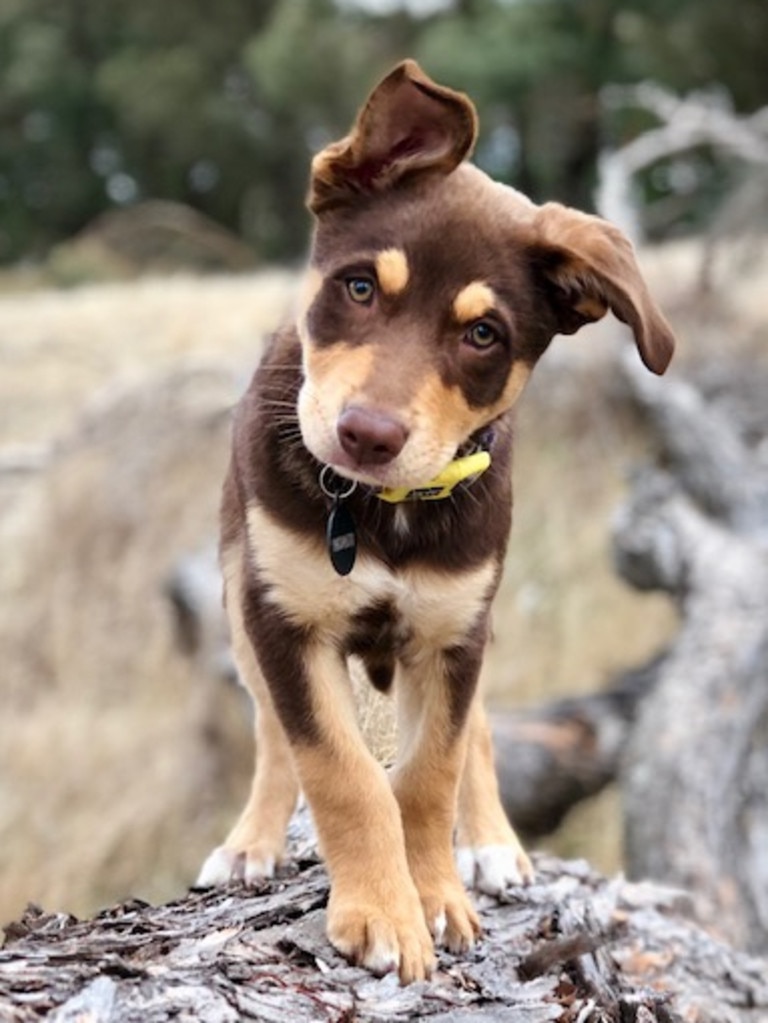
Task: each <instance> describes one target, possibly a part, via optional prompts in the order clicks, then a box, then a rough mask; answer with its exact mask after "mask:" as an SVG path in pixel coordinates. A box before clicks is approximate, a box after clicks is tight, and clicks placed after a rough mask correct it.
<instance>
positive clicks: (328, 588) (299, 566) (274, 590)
mask: <svg viewBox="0 0 768 1023" xmlns="http://www.w3.org/2000/svg"><path fill="white" fill-rule="evenodd" d="M247 520H248V548H249V557H250V559H251V563H252V565H253V567H254V568H255V569H256V570H257V573H258V577H259V579H260V580H261V581H262V583H263V584H265V585H266V587H267V594H268V599H269V600H271V601H272V602H273V603H275V604H276V605H277V606H278V607H280V609H281V610H282V611H283V612H284V613H285V614H286V615H287V616H288V617H289V618H290V619H291V620H292V621H293V622H295V623H296V624H300V625H302V626H305V627H306V628H308V629H311V630H312V631H313V632H314V633H315V634H317V635H318V636H320V637H323V638H326V639H327V640H328V641H329V642H333V643H335V644H337V645H340V646H342V647H344V648H347V649H348V650H350V649H355V650H358V651H359V650H362V649H363V648H368V649H371V650H374V649H375V650H376V651H377V652H380V651H381V652H383V650H384V649H387V650H389V651H391V652H392V653H393V654H395V656H397V655H399V654H401V653H402V652H403V650H404V649H405V648H406V647H408V646H412V645H415V646H418V647H420V648H431V649H447V648H450V647H452V646H456V645H459V644H461V643H462V641H463V640H465V639H466V637H467V635H468V634H469V633H470V631H471V630H472V628H473V627H474V626H475V624H476V622H477V621H478V618H479V617H480V615H481V613H482V612H483V611H484V610H485V608H486V607H487V605H488V603H489V601H490V599H491V596H492V594H493V591H494V589H495V582H496V577H497V566H496V562H495V559H493V558H489V559H487V560H486V561H484V562H482V563H481V564H479V565H477V566H475V567H473V568H470V569H465V570H463V571H460V572H456V571H454V572H447V571H443V570H438V569H435V568H426V567H421V566H419V567H416V566H411V567H407V568H404V569H401V570H398V571H393V570H391V569H390V568H388V567H387V566H386V565H384V564H383V563H382V562H380V561H378V560H377V559H376V558H374V557H371V556H370V555H367V554H365V553H363V554H360V555H359V556H358V559H357V561H356V563H355V567H354V569H353V571H352V573H351V574H350V575H348V576H344V577H341V576H339V575H337V574H336V572H335V571H334V570H333V567H332V566H331V564H330V560H329V558H328V554H327V552H326V551H325V549H324V548H323V546H322V544H319V543H317V541H316V540H315V539H314V538H312V537H307V536H301V535H297V534H296V533H295V532H294V531H293V530H291V529H289V528H287V527H285V526H282V525H281V524H279V523H278V522H276V521H275V520H274V519H273V518H272V516H271V515H269V514H268V513H267V512H266V511H265V510H264V509H263V508H262V507H260V506H259V505H258V504H256V503H254V504H251V505H250V507H249V508H248V516H247Z"/></svg>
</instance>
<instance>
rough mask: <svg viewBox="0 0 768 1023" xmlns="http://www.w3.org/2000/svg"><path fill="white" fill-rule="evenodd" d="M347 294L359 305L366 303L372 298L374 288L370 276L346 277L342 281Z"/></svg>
mask: <svg viewBox="0 0 768 1023" xmlns="http://www.w3.org/2000/svg"><path fill="white" fill-rule="evenodd" d="M344 284H345V285H346V288H347V294H348V295H349V297H350V298H351V299H352V301H353V302H357V303H358V304H359V305H368V304H369V302H371V300H372V299H373V293H374V291H375V290H376V289H375V286H374V283H373V281H372V280H371V278H370V277H347V278H346V280H345V281H344Z"/></svg>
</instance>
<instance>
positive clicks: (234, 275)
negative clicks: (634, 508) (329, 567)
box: [0, 0, 768, 922]
mask: <svg viewBox="0 0 768 1023" xmlns="http://www.w3.org/2000/svg"><path fill="white" fill-rule="evenodd" d="M767 39H768V5H766V3H765V2H764V0H733V2H731V3H728V4H723V3H722V2H721V0H637V2H627V0H623V2H622V0H442V2H441V0H423V2H417V0H411V2H409V3H404V2H397V0H367V2H363V0H357V2H355V0H335V2H334V0H220V2H219V3H218V4H216V5H210V4H199V3H192V2H190V0H165V2H164V3H162V4H158V3H156V2H154V0H130V2H127V0H3V3H2V5H0V922H6V921H8V920H10V919H11V918H13V917H14V916H16V915H18V914H19V912H20V911H21V909H22V908H23V907H24V905H25V904H26V902H27V901H29V900H35V901H37V902H40V903H42V904H43V905H44V907H45V908H46V909H48V910H67V911H71V912H75V913H78V914H83V913H90V912H92V911H94V910H95V909H97V908H99V907H100V906H103V905H105V904H107V903H109V902H112V901H114V900H116V899H119V898H125V897H129V896H140V897H144V898H148V899H166V898H171V897H174V896H178V895H180V894H182V893H183V892H184V890H185V888H186V886H187V885H189V884H190V883H191V882H192V881H193V879H194V877H195V873H196V870H197V868H198V867H199V865H200V863H201V862H202V860H203V859H204V857H205V855H206V853H207V852H208V851H209V850H210V848H211V847H212V846H213V845H214V844H217V843H218V842H219V841H221V839H222V838H223V836H224V834H225V832H226V830H227V829H228V827H229V825H230V824H231V823H232V821H233V820H234V817H235V815H236V813H237V812H238V811H239V808H240V804H241V803H242V801H243V799H244V796H245V793H246V791H247V785H248V778H249V773H250V765H251V756H252V754H251V746H250V729H251V724H250V716H249V713H250V712H249V709H248V706H247V704H246V701H245V699H244V697H243V695H242V693H241V692H240V690H239V689H238V688H237V687H236V686H235V685H233V684H231V681H228V675H229V673H230V669H229V667H228V665H227V662H226V655H225V647H224V641H223V638H222V635H221V633H220V631H218V630H219V629H220V623H218V619H217V618H216V614H215V611H214V612H212V613H211V616H210V622H211V623H213V624H212V625H210V627H209V625H208V624H206V625H205V627H201V626H200V624H199V621H198V620H197V618H196V617H195V616H194V615H193V616H190V613H189V607H188V606H187V604H188V600H187V594H188V593H189V592H192V593H193V594H194V596H193V598H192V597H191V598H189V599H190V600H191V601H192V602H193V603H195V606H196V607H197V606H200V605H201V604H202V605H205V604H206V601H208V602H209V603H210V604H211V606H212V607H213V606H214V605H215V604H216V601H217V599H218V594H217V584H216V583H215V581H214V582H213V583H211V581H210V578H209V577H208V575H207V574H206V573H207V569H206V567H205V565H206V564H207V562H206V559H205V557H204V556H203V557H202V558H201V557H200V554H201V552H203V555H204V553H205V551H206V550H207V549H209V547H210V544H211V543H212V542H213V539H214V537H215V532H216V509H217V503H218V494H219V488H220V482H221V479H222V478H223V474H224V470H225V465H226V458H227V444H228V423H229V410H230V408H231V405H232V403H233V402H234V401H235V400H236V398H237V395H238V394H239V393H240V392H241V391H242V390H243V388H244V386H245V384H246V381H247V379H248V375H249V373H250V372H251V371H252V368H253V366H254V364H255V362H256V360H257V358H258V354H259V350H260V346H261V343H262V339H263V337H264V336H265V334H266V333H267V332H268V331H269V330H270V329H272V328H273V327H274V326H275V325H276V324H277V323H278V322H279V321H280V320H281V318H283V317H284V316H285V315H287V314H288V312H289V311H290V308H291V302H292V295H293V290H294V285H295V279H296V274H297V271H298V268H299V267H300V265H301V261H302V258H303V254H304V252H305V250H306V245H307V237H308V231H309V227H310V224H309V218H308V215H307V214H306V212H305V209H304V205H303V199H304V193H305V189H306V184H307V171H308V164H309V160H310V157H311V155H312V154H313V153H314V152H315V151H317V149H318V148H320V147H322V146H323V145H324V144H325V143H327V142H328V141H330V140H332V139H335V138H337V137H340V136H341V135H343V134H344V133H345V132H346V130H347V128H348V126H349V123H350V120H351V118H352V117H353V116H354V113H355V110H356V108H357V106H358V104H359V103H360V102H361V101H362V100H363V98H364V97H365V95H366V94H367V91H368V90H369V88H370V87H371V86H372V85H373V84H374V82H375V80H376V79H377V78H378V77H379V75H380V74H381V73H383V72H384V71H386V70H387V69H388V67H389V66H391V65H392V64H393V63H395V62H396V61H398V60H400V59H402V58H403V57H406V56H411V57H415V58H416V59H418V60H419V61H420V62H421V63H422V65H423V66H424V68H425V69H426V70H427V72H428V73H429V74H430V75H432V77H434V78H435V79H437V80H438V81H440V82H442V83H445V84H447V85H450V86H452V87H454V88H457V89H462V90H464V91H466V92H468V93H469V95H470V96H471V97H472V99H473V100H474V101H475V103H476V104H477V107H478V110H479V114H480V123H481V136H480V140H479V144H478V147H477V152H476V160H477V162H478V163H479V164H480V165H481V166H482V167H483V168H484V169H486V170H487V171H488V172H489V173H491V174H493V175H494V176H495V177H497V178H499V179H501V180H504V181H507V182H509V183H511V184H513V185H515V186H516V187H518V188H521V189H523V190H524V191H526V192H527V193H529V194H530V195H531V196H532V197H533V198H534V199H535V200H537V201H545V200H548V199H558V200H560V201H562V202H565V203H569V204H572V205H575V206H578V207H580V208H583V209H587V210H592V211H595V210H597V211H598V212H600V213H602V214H603V215H606V216H609V217H611V218H612V219H614V220H615V221H616V222H618V223H619V224H620V226H622V227H623V228H624V229H625V230H626V231H627V232H628V233H629V234H630V236H631V237H632V238H633V240H634V241H635V242H636V243H637V245H638V247H639V251H640V257H641V261H642V265H643V267H644V271H645V273H646V275H647V277H648V280H649V282H650V284H651V287H652V290H653V291H654V294H655V295H656V297H657V298H658V300H659V302H660V304H661V305H662V306H663V308H664V309H665V311H666V312H667V314H668V316H669V318H670V320H671V322H672V323H673V326H674V328H675V330H676V332H677V334H678V336H679V339H680V356H679V359H678V360H677V363H676V368H675V373H678V374H679V373H683V372H687V373H694V374H695V373H696V372H697V371H699V372H700V371H701V369H702V367H705V366H711V365H713V364H716V363H718V362H722V360H723V359H724V358H731V359H735V358H738V359H739V360H741V361H742V362H743V364H744V365H746V366H748V367H751V366H764V364H765V359H766V353H767V352H768V327H767V326H766V311H767V310H768V298H766V294H767V293H768V254H767V253H766V230H767V229H768V61H767V60H766V50H765V46H766V40H767ZM626 345H627V342H626V337H625V335H624V334H623V332H622V330H621V329H620V328H619V326H618V325H617V324H615V323H612V324H601V325H599V326H598V327H596V328H594V329H593V328H590V330H589V331H586V332H583V333H582V334H580V335H579V336H578V337H577V338H575V339H563V340H561V341H559V342H558V343H557V344H556V345H555V346H554V347H553V350H552V351H551V352H550V353H548V357H547V359H546V360H545V363H544V365H542V366H541V367H540V369H539V371H538V374H537V376H538V379H536V380H534V382H533V384H532V385H531V388H530V390H529V392H528V394H527V395H526V397H525V399H524V401H523V407H522V410H521V413H520V423H519V442H518V449H517V468H516V493H517V496H516V524H515V532H514V535H513V541H512V544H511V549H510V559H509V565H508V570H507V573H506V579H505V583H504V587H503V590H502V594H501V598H500V601H499V604H498V606H497V613H496V631H497V635H496V640H495V642H494V645H493V649H492V653H491V659H490V664H489V669H488V679H487V684H488V689H489V697H490V699H491V701H492V702H493V703H494V704H495V705H496V706H502V707H505V706H512V705H525V704H532V703H537V702H541V701H546V700H551V699H554V698H556V697H558V696H562V695H566V694H575V693H580V692H589V691H592V690H595V689H598V688H599V687H601V686H603V685H605V684H607V683H608V682H609V681H610V680H611V679H612V678H613V676H614V675H615V674H616V673H617V672H620V671H621V670H622V669H624V668H627V667H629V666H632V665H634V664H637V663H639V662H641V661H643V660H644V659H646V658H648V657H651V656H652V655H653V654H654V653H655V652H656V651H657V650H658V649H660V648H661V647H662V646H663V645H664V644H665V643H667V642H669V640H670V639H671V637H673V636H674V635H675V631H676V629H677V626H678V624H679V622H678V612H677V609H676V608H675V606H674V605H673V604H672V602H671V601H670V600H669V598H668V597H666V596H664V595H661V594H654V593H650V594H641V593H638V592H636V591H633V590H631V589H630V588H629V587H628V586H627V585H626V584H625V583H624V582H622V581H621V580H620V579H619V578H617V576H616V573H615V571H614V568H613V565H612V562H611V549H610V529H611V520H612V517H613V515H614V513H615V510H616V508H617V506H618V504H619V502H620V500H621V499H622V496H623V495H624V494H625V492H626V487H627V479H628V476H629V473H630V471H631V468H632V466H633V465H634V464H636V463H637V462H638V461H639V460H643V459H644V458H647V457H649V450H650V448H651V446H652V441H651V439H650V438H649V434H648V431H647V430H646V429H645V428H644V426H643V424H642V422H640V420H639V418H638V416H637V414H636V413H635V411H633V409H632V408H630V403H628V402H627V400H626V390H625V388H624V389H623V388H622V386H620V385H619V384H618V383H617V374H616V372H615V370H616V356H615V352H617V351H619V350H620V349H623V347H624V346H626ZM746 376H747V377H749V376H750V373H749V371H747V373H746ZM766 404H767V405H768V402H766ZM196 566H197V567H196ZM200 566H202V567H200ZM180 579H182V580H183V581H182V582H180V581H179V580H180ZM545 844H548V845H549V846H550V847H553V848H555V849H557V850H559V851H561V852H565V853H568V854H575V855H584V856H587V857H589V858H590V859H592V860H593V861H594V862H595V863H596V864H597V865H598V866H600V867H602V868H603V869H606V870H613V869H617V868H619V867H620V866H621V864H622V837H621V821H620V807H619V796H618V794H617V792H616V790H615V788H614V787H608V788H607V789H606V790H605V791H604V792H603V793H602V795H601V796H600V797H599V798H598V799H597V800H596V801H593V802H592V803H590V804H589V805H586V804H585V806H584V807H583V808H582V809H579V810H578V811H577V812H574V814H572V815H571V816H570V817H569V819H568V821H567V822H566V825H565V827H564V829H561V831H560V832H559V833H558V834H557V835H555V836H553V837H552V838H551V839H548V840H547V842H546V843H545Z"/></svg>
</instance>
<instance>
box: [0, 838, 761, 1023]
mask: <svg viewBox="0 0 768 1023" xmlns="http://www.w3.org/2000/svg"><path fill="white" fill-rule="evenodd" d="M302 842H303V843H304V844H303V845H302V847H301V848H298V849H296V847H295V846H294V849H295V851H296V853H297V855H298V857H299V859H298V861H297V862H296V863H295V864H294V867H293V868H292V869H290V870H287V871H286V873H285V874H284V876H282V877H280V878H279V879H277V880H275V881H272V882H266V883H265V884H264V885H263V886H262V887H261V888H258V889H250V890H249V889H246V888H244V887H243V886H242V885H237V884H233V885H231V886H229V887H228V888H226V889H220V890H214V891H194V892H191V893H190V894H189V895H188V896H187V897H186V898H184V899H181V900H179V901H177V902H173V903H170V904H168V905H165V906H156V907H155V906H148V905H146V904H144V903H140V902H129V903H126V904H123V905H118V906H115V907H113V908H111V909H108V910H106V911H104V912H102V913H100V914H99V915H98V916H97V917H95V918H94V919H93V920H90V921H78V920H75V919H74V918H72V917H67V916H65V915H62V914H54V915H49V914H46V913H43V912H42V911H41V910H39V909H35V908H33V907H31V908H30V909H29V910H28V911H27V912H26V914H25V915H24V917H23V918H22V919H21V920H20V921H19V922H18V923H15V924H12V925H11V926H10V927H9V928H8V929H7V937H6V942H5V946H4V948H3V949H2V950H0V1021H2V1023H11V1021H13V1023H32V1021H36V1020H39V1019H41V1018H47V1019H49V1020H51V1021H54V1023H75V1021H77V1023H85V1021H87V1023H107V1021H116V1020H119V1021H120V1023H134V1021H135V1023H160V1021H166V1020H168V1019H172V1018H179V1019H188V1020H192V1019H194V1020H196V1021H200V1023H229V1021H233V1023H234V1021H236V1020H245V1021H249V1020H259V1021H274V1023H286V1021H289V1020H290V1021H291V1023H304V1021H306V1023H310V1021H311V1023H320V1021H334V1023H342V1021H350V1020H360V1021H371V1023H373V1021H383V1020H403V1021H405V1020H410V1019H419V1018H422V1019H423V1018H429V1019H431V1020H433V1021H434V1023H469V1021H470V1020H476V1019H487V1020H493V1021H503V1023H549V1021H560V1023H587V1021H598V1020H601V1021H605V1023H613V1021H615V1023H625V1021H630V1020H636V1021H643V1023H653V1021H657V1023H670V1021H682V1020H692V1019H695V1020H697V1021H698V1023H742V1021H744V1023H746V1021H752V1020H759V1019H764V1018H766V1016H767V1015H768V963H766V962H764V961H760V960H758V959H754V958H750V957H749V956H747V955H745V954H742V953H738V952H735V951H734V950H733V949H730V948H728V947H727V946H725V945H722V944H719V943H718V942H717V941H716V940H714V939H713V938H711V937H710V936H709V935H707V934H706V933H705V932H703V931H701V930H699V929H698V928H697V927H696V926H694V925H693V924H691V923H689V922H687V921H686V919H685V916H684V910H685V898H684V897H683V896H681V895H680V894H679V893H676V892H674V891H671V890H664V889H660V888H654V887H652V886H649V885H635V884H631V883H628V882H626V881H624V880H623V879H621V878H617V879H613V880H608V879H606V878H604V877H601V876H599V875H598V874H596V873H595V872H594V871H592V870H591V869H590V868H589V867H588V866H587V865H586V864H584V863H581V862H568V863H564V862H562V861H558V860H554V859H551V858H542V857H539V858H538V859H537V861H536V867H537V872H538V878H537V882H536V883H535V884H533V885H530V886H528V887H525V888H516V889H513V890H510V891H509V892H508V895H507V897H506V898H505V900H504V901H503V902H497V901H495V900H492V899H490V898H488V897H482V898H481V899H480V901H479V908H480V914H481V918H482V921H483V926H484V929H485V934H484V937H483V939H482V940H481V942H480V943H479V944H478V945H477V947H476V948H475V949H474V951H473V952H471V953H469V954H466V955H463V956H453V955H449V954H448V953H445V952H443V953H441V954H440V957H439V966H438V971H437V973H436V974H435V976H434V978H433V979H432V980H431V981H429V982H426V983H419V984H413V985H411V986H410V987H405V988H403V987H401V986H399V984H398V982H397V979H396V978H395V977H394V976H393V975H389V976H386V977H383V978H375V977H373V976H371V975H370V974H368V973H367V972H365V971H364V970H362V969H359V968H357V967H354V966H351V965H349V964H348V963H346V962H345V961H344V960H343V959H342V958H341V957H340V956H338V955H337V954H336V953H335V952H334V951H333V949H332V948H331V947H330V945H329V944H328V942H327V940H326V938H325V935H324V916H325V914H324V908H323V907H324V905H325V902H326V899H327V895H328V883H327V876H326V873H325V870H324V868H323V867H322V865H319V864H318V863H317V862H316V860H315V858H314V856H313V855H312V853H311V851H310V848H309V847H308V846H307V844H306V841H305V839H302Z"/></svg>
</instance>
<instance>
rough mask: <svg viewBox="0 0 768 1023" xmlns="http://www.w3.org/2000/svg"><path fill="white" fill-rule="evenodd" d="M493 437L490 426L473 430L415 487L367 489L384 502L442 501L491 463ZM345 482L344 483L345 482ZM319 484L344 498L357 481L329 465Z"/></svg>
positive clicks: (341, 498) (474, 478) (326, 492)
mask: <svg viewBox="0 0 768 1023" xmlns="http://www.w3.org/2000/svg"><path fill="white" fill-rule="evenodd" d="M493 441H494V430H493V427H492V426H485V427H483V429H482V430H478V431H477V433H474V434H473V435H472V436H471V437H470V438H469V440H468V441H467V442H466V443H465V444H462V446H461V447H460V448H459V450H458V451H457V452H456V457H455V458H454V459H453V461H452V462H449V463H448V465H446V467H445V468H444V469H443V470H441V471H440V472H439V473H438V474H437V476H435V477H434V478H433V479H431V480H428V481H427V482H426V483H422V484H421V485H420V486H418V487H382V488H375V487H371V488H370V492H371V493H372V495H373V496H374V497H377V498H378V499H379V500H380V501H386V503H387V504H402V503H403V502H405V501H441V500H442V499H443V498H445V497H450V496H451V494H452V493H453V491H454V490H455V489H456V487H458V486H459V485H460V484H464V486H471V485H472V484H473V483H474V482H475V480H476V479H477V478H478V476H481V475H482V474H483V473H484V472H485V470H486V469H487V468H488V467H489V466H490V464H491V451H490V449H491V447H492V446H493ZM345 484H346V485H345ZM320 487H321V489H322V491H323V493H324V494H326V496H327V497H330V498H332V499H334V500H343V499H344V498H346V497H349V496H350V495H351V494H352V492H353V491H354V490H356V489H357V484H356V483H355V482H354V481H351V480H344V481H342V479H341V477H337V476H336V474H335V473H334V472H333V470H332V469H331V467H330V466H329V465H326V466H323V468H322V470H321V472H320Z"/></svg>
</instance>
